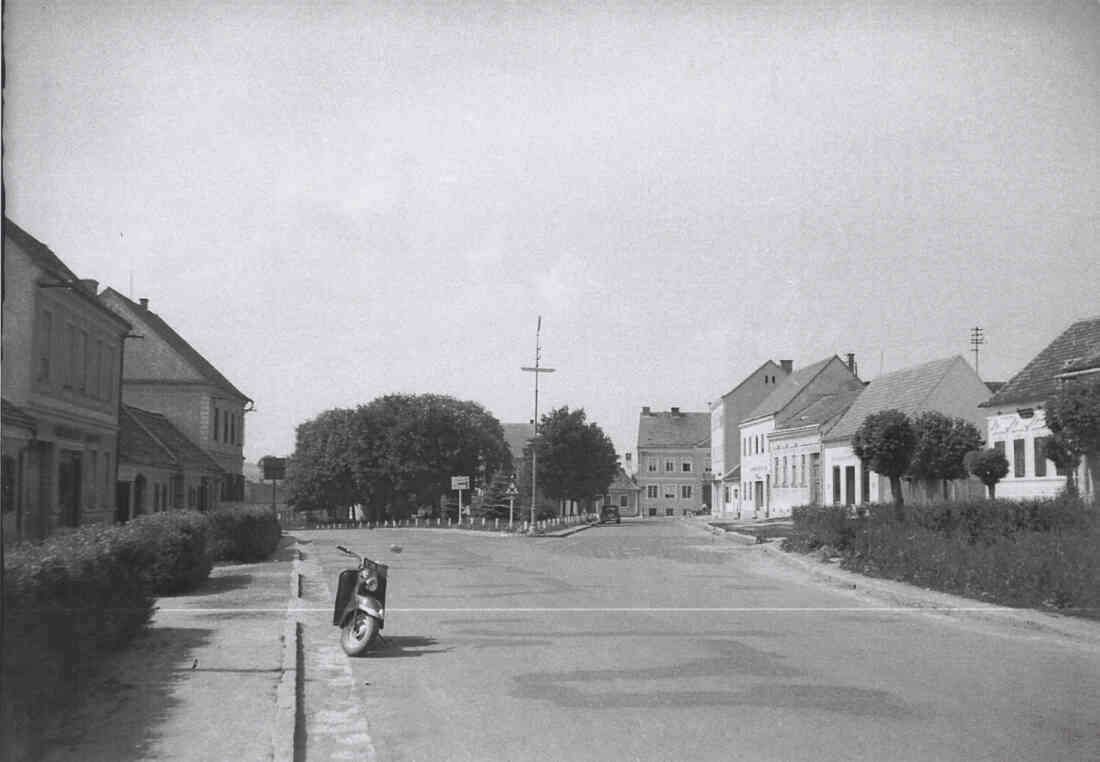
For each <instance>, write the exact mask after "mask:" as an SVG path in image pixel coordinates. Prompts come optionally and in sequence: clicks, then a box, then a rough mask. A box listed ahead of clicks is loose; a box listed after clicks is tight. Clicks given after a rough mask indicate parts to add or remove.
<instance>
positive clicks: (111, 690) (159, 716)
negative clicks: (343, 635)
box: [45, 537, 294, 762]
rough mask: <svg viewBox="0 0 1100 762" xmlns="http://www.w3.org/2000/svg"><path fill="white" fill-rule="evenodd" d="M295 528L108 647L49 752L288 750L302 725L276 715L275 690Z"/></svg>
mask: <svg viewBox="0 0 1100 762" xmlns="http://www.w3.org/2000/svg"><path fill="white" fill-rule="evenodd" d="M292 540H293V538H286V537H284V539H283V546H282V547H280V549H279V551H278V552H277V553H276V556H275V557H274V559H273V560H271V561H267V562H263V563H257V564H240V565H224V566H217V567H215V568H214V570H213V572H212V573H211V576H210V578H209V579H208V580H207V581H206V582H205V583H204V584H203V586H202V587H201V588H200V589H199V590H198V591H196V592H193V593H190V594H188V595H178V596H170V597H163V598H160V599H158V600H157V606H158V610H157V612H156V614H155V615H154V618H153V622H152V624H151V625H150V626H149V628H148V630H147V631H146V633H145V634H143V635H141V636H139V637H138V638H137V639H136V640H134V641H133V642H131V643H130V644H129V645H128V646H127V647H125V648H124V649H122V650H121V651H119V652H117V653H114V654H109V655H107V656H106V657H105V658H103V660H102V663H101V664H100V665H99V667H100V668H99V669H98V671H97V673H96V676H95V677H94V679H93V680H92V681H91V682H90V683H89V684H88V685H86V686H84V689H83V691H82V696H81V697H80V699H79V700H78V703H77V705H76V706H75V707H74V708H73V709H72V710H71V711H70V712H68V713H66V714H65V715H64V716H62V717H59V718H58V721H57V722H56V724H55V726H54V727H53V729H52V730H51V732H50V733H49V735H48V736H47V739H46V748H47V754H46V756H45V759H46V760H50V761H51V762H53V761H55V760H56V761H57V762H60V760H69V759H84V760H112V761H114V760H138V759H141V760H196V762H197V761H199V760H203V761H205V760H212V759H231V760H235V761H236V762H249V761H250V760H269V759H272V758H273V757H275V758H279V757H282V756H285V749H287V748H289V746H288V743H289V742H290V741H291V740H292V737H293V731H294V729H293V727H290V728H284V727H279V726H277V725H282V724H284V723H282V722H278V720H277V718H278V717H279V713H278V712H277V706H278V704H277V702H278V698H279V693H280V690H279V688H280V684H281V682H282V681H283V675H284V672H285V669H284V639H285V632H286V629H285V626H286V622H287V607H288V602H289V600H290V598H291V595H292V592H293V591H292V590H291V581H292V569H293V558H294V551H293V549H292V548H291V547H290V545H289V543H288V541H292ZM284 719H285V718H284ZM291 725H293V723H291ZM284 736H285V738H284ZM276 750H282V753H279V754H277V753H276Z"/></svg>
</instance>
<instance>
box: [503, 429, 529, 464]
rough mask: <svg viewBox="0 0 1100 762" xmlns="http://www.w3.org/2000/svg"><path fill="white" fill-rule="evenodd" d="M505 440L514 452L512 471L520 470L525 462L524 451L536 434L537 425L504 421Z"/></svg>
mask: <svg viewBox="0 0 1100 762" xmlns="http://www.w3.org/2000/svg"><path fill="white" fill-rule="evenodd" d="M501 428H503V429H504V441H505V442H506V443H507V445H508V450H509V451H510V452H511V453H512V473H513V474H515V473H516V472H518V471H519V469H520V467H521V464H522V463H523V451H524V449H526V447H527V444H528V443H529V442H530V441H531V440H532V439H533V438H534V436H535V427H534V425H533V424H530V423H502V424H501Z"/></svg>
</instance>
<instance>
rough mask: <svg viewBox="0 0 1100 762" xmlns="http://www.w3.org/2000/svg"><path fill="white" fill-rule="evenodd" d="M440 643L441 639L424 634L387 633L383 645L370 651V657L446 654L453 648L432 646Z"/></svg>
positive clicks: (393, 657)
mask: <svg viewBox="0 0 1100 762" xmlns="http://www.w3.org/2000/svg"><path fill="white" fill-rule="evenodd" d="M438 644H439V641H438V640H436V639H435V638H429V637H425V636H423V635H394V636H393V637H390V636H388V635H387V636H386V637H385V643H384V644H383V645H382V647H381V648H379V649H378V650H377V651H371V652H369V654H368V658H370V659H403V658H413V657H417V656H427V655H429V654H445V653H448V652H449V651H450V650H451V649H450V648H431V646H434V645H438ZM423 649H429V650H423Z"/></svg>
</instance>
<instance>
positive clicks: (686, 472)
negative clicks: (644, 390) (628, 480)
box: [635, 407, 711, 516]
mask: <svg viewBox="0 0 1100 762" xmlns="http://www.w3.org/2000/svg"><path fill="white" fill-rule="evenodd" d="M636 449H637V453H638V473H637V475H636V477H635V481H636V482H637V484H638V486H639V487H640V488H641V491H640V495H639V498H638V499H639V501H640V512H641V515H642V516H683V515H685V514H691V513H697V512H699V511H701V510H705V509H706V508H709V506H710V499H711V495H710V488H711V478H710V413H689V412H682V411H681V410H680V408H678V407H674V408H671V409H670V410H669V411H668V412H667V413H665V412H653V411H651V410H650V409H649V408H648V407H643V408H642V412H641V415H640V416H639V418H638V447H637V448H636Z"/></svg>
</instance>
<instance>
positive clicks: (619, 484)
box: [603, 466, 642, 516]
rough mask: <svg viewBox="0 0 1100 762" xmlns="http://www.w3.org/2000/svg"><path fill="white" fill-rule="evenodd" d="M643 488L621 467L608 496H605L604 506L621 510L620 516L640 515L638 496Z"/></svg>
mask: <svg viewBox="0 0 1100 762" xmlns="http://www.w3.org/2000/svg"><path fill="white" fill-rule="evenodd" d="M641 491H642V488H641V487H639V486H638V484H637V483H636V482H635V481H634V480H633V479H631V478H630V475H629V474H628V473H627V472H626V471H624V470H623V468H622V466H620V467H619V472H618V473H617V474H615V478H614V479H613V480H612V481H611V486H609V487H608V488H607V494H606V495H604V496H603V505H613V506H615V507H616V508H618V509H619V515H620V516H638V515H640V513H639V510H640V506H639V501H638V495H639V493H641Z"/></svg>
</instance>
